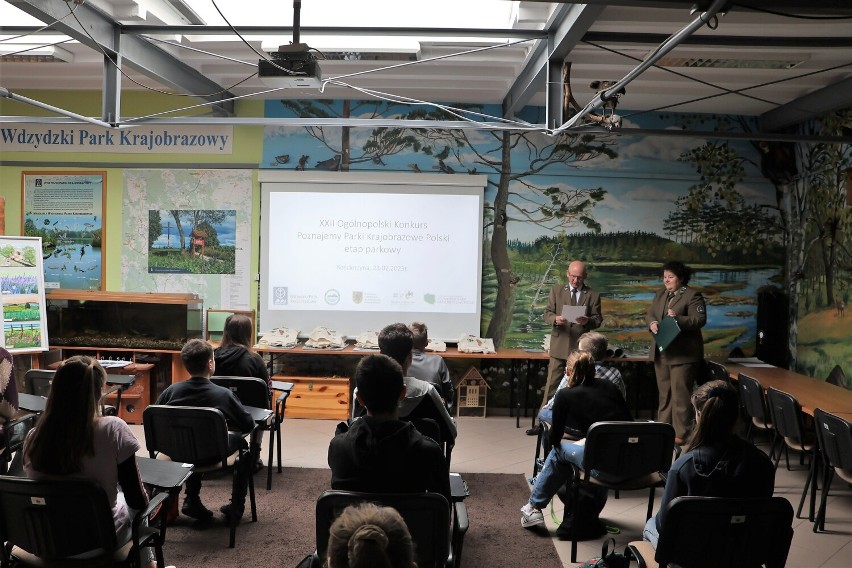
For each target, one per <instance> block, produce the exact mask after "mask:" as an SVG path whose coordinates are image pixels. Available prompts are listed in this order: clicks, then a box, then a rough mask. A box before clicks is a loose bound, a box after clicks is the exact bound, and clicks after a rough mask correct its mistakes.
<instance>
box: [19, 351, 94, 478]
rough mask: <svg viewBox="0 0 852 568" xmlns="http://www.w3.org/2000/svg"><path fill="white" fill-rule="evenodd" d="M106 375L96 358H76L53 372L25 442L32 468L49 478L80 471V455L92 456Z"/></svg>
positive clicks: (68, 360) (81, 456) (70, 359)
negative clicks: (37, 416) (43, 403)
mask: <svg viewBox="0 0 852 568" xmlns="http://www.w3.org/2000/svg"><path fill="white" fill-rule="evenodd" d="M105 382H106V372H105V371H104V369H103V367H101V366H100V364H98V362H97V360H96V359H92V358H91V357H85V356H82V355H76V356H74V357H71V358H69V359H66V360H65V362H63V363H62V365H61V366H60V367H59V368H58V369H57V370H56V374H55V375H54V376H53V381H52V383H51V385H50V394H49V395H48V397H47V404H46V406H45V409H44V414H42V415H41V417H40V418H39V421H38V425H37V426H36V428H35V431H34V432H33V433H32V435H31V438H30V439H29V442H28V443H27V456H28V457H29V459H30V461H31V462H32V466H33V469H35V470H36V471H39V472H41V473H45V474H51V475H69V474H73V473H77V472H79V471H80V462H81V460H82V458H83V456H86V455H94V445H93V444H94V441H93V437H94V429H95V419H96V418H97V416H98V414H99V412H100V405H99V403H98V401H99V400H100V398H101V390H103V387H104V383H105Z"/></svg>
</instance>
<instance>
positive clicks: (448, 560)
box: [313, 491, 468, 568]
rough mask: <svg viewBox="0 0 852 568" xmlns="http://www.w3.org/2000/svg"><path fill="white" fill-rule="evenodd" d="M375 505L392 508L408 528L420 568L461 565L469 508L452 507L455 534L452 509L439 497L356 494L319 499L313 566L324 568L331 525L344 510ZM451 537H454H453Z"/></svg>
mask: <svg viewBox="0 0 852 568" xmlns="http://www.w3.org/2000/svg"><path fill="white" fill-rule="evenodd" d="M364 502H370V503H376V504H377V505H380V506H383V507H393V508H394V509H396V510H397V511H399V514H400V515H402V518H403V519H404V520H405V524H406V525H407V526H408V530H409V532H410V533H411V538H412V539H413V540H414V544H415V554H416V561H417V566H418V567H419V568H438V567H446V568H455V567H458V566H460V564H461V551H462V545H463V541H464V535H465V533H466V532H467V528H468V518H467V507H466V506H465V504H464V503H462V502H456V503H453V512H454V515H453V519H452V533H451V529H450V526H451V520H450V512H451V509H450V505H449V503H447V500H446V499H445V498H444V496H443V495H440V494H438V493H357V492H354V491H326V492H325V493H323V494H322V495H320V497H319V499H317V509H316V534H317V550H316V552H315V553H314V559H313V562H314V566H317V567H318V566H324V562H325V560H326V553H327V546H328V533H329V528H330V527H331V524H332V523H333V522H334V520H335V519H336V518H337V517H338V516H340V513H342V512H343V509H345V508H346V507H348V506H349V505H356V504H358V503H364ZM451 534H452V536H451Z"/></svg>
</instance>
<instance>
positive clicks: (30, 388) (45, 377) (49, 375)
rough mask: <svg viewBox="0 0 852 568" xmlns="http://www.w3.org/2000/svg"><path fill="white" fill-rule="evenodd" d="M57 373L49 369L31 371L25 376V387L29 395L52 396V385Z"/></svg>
mask: <svg viewBox="0 0 852 568" xmlns="http://www.w3.org/2000/svg"><path fill="white" fill-rule="evenodd" d="M55 374H56V371H51V370H49V369H30V370H29V371H27V372H26V373H25V374H24V385H25V386H26V387H27V392H28V393H29V394H34V395H36V396H47V395H48V394H50V383H51V382H53V375H55Z"/></svg>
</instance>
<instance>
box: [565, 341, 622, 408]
mask: <svg viewBox="0 0 852 568" xmlns="http://www.w3.org/2000/svg"><path fill="white" fill-rule="evenodd" d="M577 347H578V348H579V349H580V351H588V352H589V353H591V354H592V357H594V358H595V377H597V378H598V379H606V380H608V381H609V382H611V383H612V384H614V385H615V386H617V387H618V390H619V392H621V396H623V397H624V399H625V400H627V387H626V386H625V385H624V379H622V378H621V371H619V370H618V369H615V368H613V367H606V366H604V364H603V360H604V358H605V357H606V350H607V347H609V342H608V341H607V339H606V336H605V335H604V334H602V333H599V332H597V331H590V332H588V333H584V334H583V335H581V336H580V340H579V341H578V342H577Z"/></svg>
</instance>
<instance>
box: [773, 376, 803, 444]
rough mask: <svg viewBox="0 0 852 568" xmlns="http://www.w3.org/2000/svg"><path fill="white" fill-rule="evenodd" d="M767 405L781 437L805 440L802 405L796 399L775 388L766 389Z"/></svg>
mask: <svg viewBox="0 0 852 568" xmlns="http://www.w3.org/2000/svg"><path fill="white" fill-rule="evenodd" d="M766 403H767V405H768V406H769V413H770V415H771V416H772V424H773V425H774V426H775V430H776V431H777V432H778V434H779V435H780V436H783V437H784V438H790V439H793V440H796V441H799V442H801V441H802V440H803V439H804V426H803V425H802V405H801V404H799V401H798V400H796V397H794V396H793V395H791V394H789V393H786V392H784V391H780V390H778V389H776V388H774V387H769V388H768V389H766Z"/></svg>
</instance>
